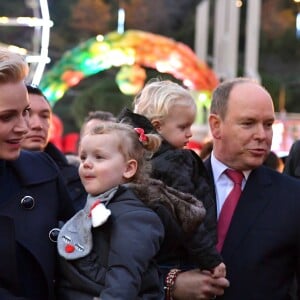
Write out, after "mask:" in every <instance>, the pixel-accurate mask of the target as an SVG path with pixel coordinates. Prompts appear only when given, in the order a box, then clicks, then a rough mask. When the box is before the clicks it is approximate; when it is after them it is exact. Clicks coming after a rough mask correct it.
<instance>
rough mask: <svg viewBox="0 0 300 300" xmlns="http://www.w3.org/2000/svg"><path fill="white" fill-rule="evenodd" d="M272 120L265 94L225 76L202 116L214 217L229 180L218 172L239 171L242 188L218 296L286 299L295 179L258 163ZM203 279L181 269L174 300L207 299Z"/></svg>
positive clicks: (294, 258) (296, 234) (297, 240)
mask: <svg viewBox="0 0 300 300" xmlns="http://www.w3.org/2000/svg"><path fill="white" fill-rule="evenodd" d="M274 119H275V115H274V108H273V102H272V98H271V96H270V94H269V93H268V92H267V91H266V89H264V88H263V87H262V86H261V85H259V84H258V83H257V82H255V81H253V80H251V79H247V78H236V79H232V80H229V81H224V82H223V83H221V84H220V85H219V86H218V87H217V88H216V89H215V91H214V93H213V97H212V104H211V112H210V116H209V125H210V129H211V133H212V136H213V151H212V154H211V157H210V158H209V159H208V160H207V161H206V162H205V164H206V166H207V168H208V171H209V172H210V175H211V178H212V182H213V186H214V192H215V200H216V217H217V218H218V219H219V217H220V215H221V211H222V207H223V208H225V204H224V203H225V202H226V201H225V200H226V197H227V194H229V193H230V190H231V188H232V185H233V183H232V181H231V180H230V179H229V178H228V177H227V175H225V173H224V172H225V170H226V169H228V168H229V169H232V170H238V171H240V172H241V173H242V176H243V180H242V183H241V188H242V192H241V195H240V197H239V200H238V202H237V205H236V207H235V210H234V212H233V216H232V218H231V222H230V224H229V228H228V231H227V234H226V236H225V239H224V243H223V246H222V247H221V250H220V251H221V254H222V256H223V258H224V262H225V264H226V268H227V279H228V280H229V282H230V286H229V287H228V288H225V289H224V294H223V295H222V296H221V293H220V288H221V286H219V290H218V292H219V294H217V297H216V298H217V299H222V300H287V299H291V296H290V295H289V290H290V288H291V285H292V282H293V279H294V278H295V276H296V278H297V281H298V280H299V276H300V259H299V255H300V201H299V193H300V185H299V181H297V180H295V179H293V178H291V177H288V176H285V175H283V174H280V173H279V172H276V171H274V170H272V169H270V168H268V167H265V166H263V162H264V160H265V158H266V157H267V155H268V153H269V151H270V148H271V143H272V135H273V132H272V124H273V122H274ZM227 200H228V199H227ZM223 204H224V206H223ZM218 222H219V224H220V220H218ZM219 224H218V227H219ZM218 229H220V228H218ZM221 229H222V228H221ZM219 242H220V241H219ZM204 276H205V275H204V274H200V272H198V273H197V272H196V271H195V270H193V271H188V272H182V273H180V274H179V275H178V277H177V279H176V282H175V290H174V293H173V296H174V299H176V300H177V299H208V298H207V297H206V296H207V294H206V295H205V294H204V292H203V291H207V290H210V291H211V290H212V287H213V283H211V282H209V281H208V280H206V281H205V277H204ZM197 278H198V279H197ZM206 279H207V278H206ZM196 282H198V285H196ZM298 286H299V284H298ZM187 289H189V291H188V290H187ZM192 290H194V291H196V290H197V291H198V296H195V295H194V294H191V292H190V291H192ZM203 295H204V296H203ZM211 298H215V297H211ZM297 299H300V293H299V292H297Z"/></svg>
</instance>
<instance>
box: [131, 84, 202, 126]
mask: <svg viewBox="0 0 300 300" xmlns="http://www.w3.org/2000/svg"><path fill="white" fill-rule="evenodd" d="M175 105H181V106H189V107H194V108H195V110H196V109H197V108H196V103H195V100H194V98H193V96H192V94H191V93H190V92H189V91H188V90H187V89H185V88H184V87H182V86H181V85H179V84H177V83H175V82H172V81H170V80H162V81H159V80H151V81H149V82H148V83H147V84H146V85H145V87H144V88H143V89H142V91H141V92H140V93H139V94H138V95H137V96H136V97H135V99H134V112H135V113H138V114H141V115H143V116H145V117H146V118H147V119H149V120H150V121H152V120H153V119H159V120H162V119H165V118H166V117H167V116H168V114H169V110H170V108H171V107H173V106H175Z"/></svg>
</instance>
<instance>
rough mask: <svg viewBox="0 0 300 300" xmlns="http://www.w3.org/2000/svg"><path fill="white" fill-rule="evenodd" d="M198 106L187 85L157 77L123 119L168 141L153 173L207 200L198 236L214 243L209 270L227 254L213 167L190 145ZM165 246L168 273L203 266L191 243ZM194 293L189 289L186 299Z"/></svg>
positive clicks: (207, 263)
mask: <svg viewBox="0 0 300 300" xmlns="http://www.w3.org/2000/svg"><path fill="white" fill-rule="evenodd" d="M196 111H197V109H196V103H195V100H194V99H193V97H192V95H191V93H190V92H189V91H188V90H187V89H185V88H183V87H182V86H180V85H179V84H177V83H175V82H172V81H169V80H163V81H159V80H151V81H150V82H148V83H147V84H146V85H145V87H144V88H143V89H142V91H141V92H140V93H139V94H138V95H137V96H136V98H135V100H134V112H131V111H130V110H129V109H124V110H123V111H122V112H121V113H120V115H119V116H118V120H119V121H122V122H127V123H129V124H131V125H133V126H138V127H142V128H144V129H145V132H147V133H158V134H159V135H160V136H161V137H162V139H163V141H162V144H161V146H160V148H159V149H158V151H156V152H155V153H154V154H153V156H152V158H151V163H152V169H153V170H152V174H151V176H152V177H153V178H156V179H159V180H161V181H163V182H164V183H165V184H167V185H168V186H171V187H173V188H176V189H178V190H179V191H181V192H184V193H189V194H192V195H193V196H195V197H196V198H197V199H199V200H201V201H202V202H203V204H204V206H205V208H206V217H205V219H204V225H205V226H204V225H203V224H201V225H200V226H199V228H198V230H197V234H196V235H197V236H198V238H199V239H201V238H202V239H204V240H205V241H206V242H205V241H204V240H203V243H204V244H206V248H207V249H208V248H210V250H209V251H207V252H206V253H210V255H209V256H205V257H201V259H200V262H201V264H200V267H201V269H202V270H203V269H206V270H207V269H209V268H211V267H212V266H213V265H215V266H216V265H218V264H219V263H220V262H221V261H222V258H221V257H220V255H219V254H218V251H217V250H216V248H215V244H216V215H215V214H216V213H215V212H216V208H215V203H214V200H213V193H212V189H211V186H210V180H209V177H208V174H207V171H206V169H205V166H204V164H203V162H202V160H201V159H200V158H199V156H198V155H197V154H196V153H194V151H192V150H188V149H184V147H185V146H186V144H187V143H188V141H189V139H190V138H191V136H192V133H191V126H192V124H193V123H194V121H195V118H196ZM164 248H165V247H163V249H164ZM163 249H162V250H161V252H160V255H159V256H158V263H159V265H160V269H161V271H162V272H163V273H164V275H165V276H166V278H168V276H167V274H168V273H170V271H171V274H172V269H173V268H176V269H181V270H188V269H192V268H195V267H199V259H195V258H193V257H191V256H190V255H188V253H189V252H188V249H187V244H186V243H178V245H177V247H176V248H175V249H174V247H172V246H169V247H166V248H165V249H164V250H163ZM179 277H180V274H179ZM176 290H177V289H176ZM211 294H212V295H213V292H211ZM188 298H189V295H188V294H186V296H185V297H183V298H182V299H188ZM180 299H181V298H180Z"/></svg>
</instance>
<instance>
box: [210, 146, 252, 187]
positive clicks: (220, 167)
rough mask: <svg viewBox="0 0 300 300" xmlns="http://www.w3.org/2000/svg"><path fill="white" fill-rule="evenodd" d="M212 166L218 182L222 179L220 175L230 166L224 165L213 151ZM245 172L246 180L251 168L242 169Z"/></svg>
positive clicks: (215, 179)
mask: <svg viewBox="0 0 300 300" xmlns="http://www.w3.org/2000/svg"><path fill="white" fill-rule="evenodd" d="M211 167H212V169H213V176H214V181H215V182H217V181H218V180H219V179H220V176H221V175H223V173H224V171H225V170H226V169H228V166H226V165H224V164H223V163H222V162H221V161H219V160H218V159H217V158H216V157H215V155H214V152H213V151H212V153H211ZM242 172H243V174H244V178H245V180H247V179H248V177H249V175H250V173H251V170H247V171H242Z"/></svg>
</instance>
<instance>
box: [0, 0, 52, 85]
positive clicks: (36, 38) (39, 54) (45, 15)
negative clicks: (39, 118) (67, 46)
mask: <svg viewBox="0 0 300 300" xmlns="http://www.w3.org/2000/svg"><path fill="white" fill-rule="evenodd" d="M25 5H26V6H27V7H28V8H30V9H32V12H33V16H31V17H15V18H11V17H5V16H0V26H19V27H31V28H33V36H32V48H31V49H25V48H21V47H18V46H15V45H8V44H5V43H0V44H1V46H2V47H6V48H8V49H9V50H11V51H13V52H17V53H19V54H21V55H23V56H24V57H25V59H26V61H27V62H28V64H29V66H30V72H29V75H28V81H31V82H32V83H33V84H36V85H38V84H39V83H40V81H41V78H42V76H43V73H44V69H45V66H46V64H47V63H49V62H50V58H49V57H48V47H49V40H50V28H51V27H52V26H53V22H52V21H51V20H50V15H49V8H48V1H47V0H25Z"/></svg>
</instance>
